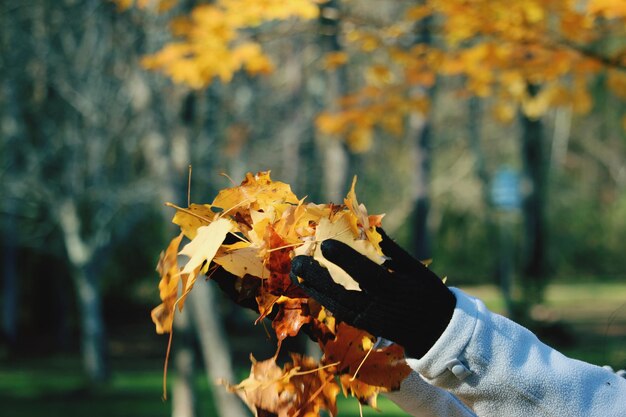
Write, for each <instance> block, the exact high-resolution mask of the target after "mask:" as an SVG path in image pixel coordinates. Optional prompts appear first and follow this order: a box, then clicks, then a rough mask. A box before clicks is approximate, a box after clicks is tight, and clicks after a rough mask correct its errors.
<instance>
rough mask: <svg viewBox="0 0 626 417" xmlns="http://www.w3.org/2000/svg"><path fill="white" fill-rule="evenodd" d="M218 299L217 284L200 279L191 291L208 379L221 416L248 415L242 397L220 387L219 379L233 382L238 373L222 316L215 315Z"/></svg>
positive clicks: (192, 309)
mask: <svg viewBox="0 0 626 417" xmlns="http://www.w3.org/2000/svg"><path fill="white" fill-rule="evenodd" d="M214 300H215V298H214V296H213V287H212V286H211V285H210V283H208V282H204V281H202V280H198V282H196V284H195V286H194V288H193V291H191V292H190V293H189V296H188V297H187V301H186V304H187V305H188V307H187V308H189V310H190V313H191V317H192V320H193V322H194V325H195V328H196V332H197V335H198V340H199V342H200V350H201V352H202V357H203V359H204V369H205V373H206V376H207V381H209V386H211V389H212V392H213V397H214V399H215V407H216V409H217V410H218V412H219V415H221V416H228V417H246V416H247V415H248V414H247V413H246V411H245V409H244V407H243V405H242V403H241V402H240V401H239V398H238V397H237V396H236V395H233V394H232V393H230V392H228V391H226V389H224V388H223V387H220V386H216V382H217V381H219V380H224V381H228V382H229V383H233V382H234V381H235V375H234V372H233V369H232V366H231V363H232V361H231V356H230V351H229V349H228V346H227V343H226V340H227V338H226V334H225V332H224V329H223V328H222V325H221V322H220V321H219V320H218V318H219V316H218V315H217V314H215V311H216V310H217V309H216V308H215V301H214Z"/></svg>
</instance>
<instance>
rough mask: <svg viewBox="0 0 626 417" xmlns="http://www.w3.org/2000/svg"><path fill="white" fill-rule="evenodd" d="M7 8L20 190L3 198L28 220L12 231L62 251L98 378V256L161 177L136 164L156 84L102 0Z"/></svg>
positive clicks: (101, 344)
mask: <svg viewBox="0 0 626 417" xmlns="http://www.w3.org/2000/svg"><path fill="white" fill-rule="evenodd" d="M0 15H1V16H2V17H3V19H4V22H3V25H2V29H1V31H2V36H3V39H2V57H3V65H2V68H3V69H2V71H3V74H2V75H3V85H4V87H5V88H4V89H3V90H2V91H1V94H2V97H1V102H2V103H3V108H2V110H3V111H2V116H3V120H4V124H3V127H4V128H3V141H2V145H3V150H2V152H3V157H4V159H5V161H4V162H5V164H4V166H3V171H2V177H3V187H4V195H5V198H6V199H8V200H9V201H15V204H13V206H12V207H7V206H5V207H4V209H5V210H7V211H8V212H7V213H6V215H7V216H8V218H9V219H11V220H10V221H13V222H17V223H18V224H19V225H20V226H21V231H22V233H19V234H16V235H14V236H12V239H14V242H15V244H16V245H20V246H29V247H35V248H36V249H37V250H39V251H50V252H52V253H54V254H55V255H56V256H58V257H59V258H62V259H65V260H66V262H67V265H68V267H69V270H70V271H71V277H72V281H73V283H74V290H75V295H76V298H77V305H78V308H79V318H80V320H79V326H80V333H81V343H80V344H81V351H82V355H83V359H84V366H85V371H86V373H87V375H88V376H89V378H90V379H91V380H92V381H102V380H104V379H106V377H107V375H108V365H107V339H106V330H105V323H104V318H103V305H102V294H101V291H102V280H101V276H102V267H103V265H104V264H105V263H106V261H107V255H108V254H109V249H110V247H111V245H112V244H113V240H114V239H121V240H122V241H123V239H124V233H126V232H127V231H128V230H130V229H131V227H130V226H131V225H132V224H133V223H135V222H137V221H138V220H139V219H140V218H141V216H142V211H141V207H144V208H145V207H149V205H148V203H151V202H152V201H154V198H155V195H156V190H157V182H156V180H155V178H154V177H151V176H142V175H141V174H142V173H144V172H145V167H146V165H147V164H148V163H149V162H148V161H147V159H146V156H147V155H149V147H150V143H149V142H150V140H149V139H146V137H144V136H142V135H140V134H139V133H140V132H142V131H143V129H144V125H145V124H146V123H148V124H149V123H151V120H150V119H151V115H150V114H146V113H142V111H143V110H144V109H145V106H146V105H147V103H148V101H149V97H150V94H151V93H150V92H149V91H148V88H147V85H146V83H145V80H144V78H145V75H144V74H142V73H141V72H140V71H139V70H138V65H139V63H138V51H137V50H136V44H135V42H136V36H137V34H136V33H134V32H132V31H127V30H126V29H122V27H124V28H127V27H128V25H127V24H126V23H124V22H122V21H121V20H120V19H119V17H118V15H117V14H116V13H115V10H114V9H113V7H111V5H109V4H106V3H103V2H101V1H98V0H92V1H86V2H72V1H63V2H49V1H45V0H38V1H33V2H30V3H29V4H28V5H27V6H24V7H18V6H15V5H9V4H4V3H3V5H2V11H1V12H0ZM66 19H69V20H71V21H72V22H75V24H73V25H67V24H66V22H67V20H66ZM14 45H21V47H18V48H15V47H14ZM6 86H10V88H8V89H7V88H6ZM142 114H143V117H140V115H142ZM7 126H8V128H7ZM7 129H8V130H9V131H11V132H12V134H10V135H4V133H6V132H7ZM25 207H29V209H28V210H27V212H28V213H27V212H25V210H24V208H25ZM33 213H34V214H33ZM25 214H26V215H25ZM32 231H35V233H33V232H32ZM3 232H4V233H7V232H10V228H9V229H7V228H5V229H4V230H3ZM50 242H52V244H51V243H50ZM59 325H63V324H62V323H60V324H59Z"/></svg>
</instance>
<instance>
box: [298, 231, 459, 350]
mask: <svg viewBox="0 0 626 417" xmlns="http://www.w3.org/2000/svg"><path fill="white" fill-rule="evenodd" d="M379 232H381V234H382V236H383V240H382V242H381V248H382V250H383V253H384V254H385V255H386V256H387V257H389V258H390V260H388V261H387V262H385V263H384V264H383V265H377V264H376V263H374V262H372V261H371V260H369V259H368V258H366V257H365V256H363V255H361V254H360V253H358V252H357V251H355V250H354V249H352V248H350V247H349V246H348V245H346V244H344V243H342V242H339V241H336V240H326V241H324V242H322V244H321V245H322V246H321V249H322V254H323V255H324V257H325V258H326V259H328V260H329V261H330V262H332V263H334V264H336V265H337V266H339V267H341V268H342V269H343V270H344V271H346V272H347V273H348V274H349V275H350V276H351V277H352V278H354V280H355V281H357V282H358V283H359V286H360V287H361V290H362V291H353V290H346V289H345V288H344V287H343V286H342V285H339V284H337V283H335V282H334V281H333V279H332V278H331V276H330V274H329V272H328V270H327V269H326V268H324V267H322V266H321V265H320V264H319V263H318V262H317V261H315V260H314V259H313V258H312V257H310V256H302V255H301V256H296V257H295V258H293V259H292V261H291V279H292V281H293V282H294V283H296V284H297V285H299V286H300V287H301V288H302V289H303V290H304V291H305V292H306V293H307V294H308V295H309V296H310V297H312V298H314V299H315V300H317V301H318V302H319V303H320V304H322V305H323V306H324V307H326V308H327V309H328V310H330V311H331V312H332V313H333V315H334V316H335V317H336V318H337V319H338V320H341V321H345V322H346V323H348V324H350V325H352V326H355V327H357V328H360V329H363V330H366V331H368V332H370V333H371V334H373V335H375V336H381V337H384V338H385V339H388V340H391V341H393V342H396V343H398V344H400V345H402V346H403V347H404V349H405V352H406V354H407V356H410V357H414V358H421V357H422V356H424V354H426V352H428V350H429V349H430V348H431V347H432V346H433V345H434V343H435V342H436V341H437V339H438V338H439V337H440V336H441V334H442V333H443V331H444V330H445V328H446V326H447V325H448V323H449V322H450V319H451V317H452V313H453V312H454V307H455V305H456V298H455V297H454V294H453V293H452V292H451V291H450V290H449V289H448V288H447V287H446V286H445V284H444V283H443V282H442V281H441V279H439V277H438V276H437V275H435V274H434V273H433V272H432V271H430V270H429V269H428V268H426V267H425V266H424V265H423V264H422V263H421V262H419V261H418V260H416V259H414V258H413V257H412V256H411V255H409V254H408V253H407V252H405V251H404V250H403V249H402V248H401V247H400V246H398V245H397V244H396V243H395V242H393V241H392V240H391V239H390V238H389V237H387V235H386V234H385V233H384V232H383V231H382V230H381V229H379ZM298 277H300V278H302V280H299V279H298Z"/></svg>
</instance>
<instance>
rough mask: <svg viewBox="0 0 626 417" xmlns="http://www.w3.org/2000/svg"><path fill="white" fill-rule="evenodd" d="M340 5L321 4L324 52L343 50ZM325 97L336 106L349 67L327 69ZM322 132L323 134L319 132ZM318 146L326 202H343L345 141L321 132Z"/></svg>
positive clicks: (335, 2) (347, 163) (334, 0)
mask: <svg viewBox="0 0 626 417" xmlns="http://www.w3.org/2000/svg"><path fill="white" fill-rule="evenodd" d="M340 15H341V12H340V5H339V1H338V0H329V1H327V2H325V3H322V4H320V25H319V27H320V49H321V53H322V54H326V53H329V52H339V51H341V45H340V43H339V29H340V27H339V24H340V20H339V18H340ZM325 84H326V86H325V89H324V90H325V91H324V100H326V108H331V109H332V108H335V107H336V106H337V101H338V99H339V98H340V97H342V96H343V95H345V92H346V87H347V85H346V84H347V74H346V70H345V68H343V67H341V68H337V69H336V70H335V71H332V72H327V74H326V83H325ZM318 135H320V134H319V133H318ZM318 146H320V147H321V148H322V152H321V155H322V173H323V177H324V185H323V189H324V196H323V198H324V199H325V200H326V202H333V203H341V202H343V196H344V195H345V194H346V192H347V189H346V188H347V185H348V180H349V178H348V176H349V172H350V158H349V157H348V151H347V149H346V145H345V143H344V142H343V141H339V140H338V139H337V138H332V137H328V136H326V135H320V137H319V138H318Z"/></svg>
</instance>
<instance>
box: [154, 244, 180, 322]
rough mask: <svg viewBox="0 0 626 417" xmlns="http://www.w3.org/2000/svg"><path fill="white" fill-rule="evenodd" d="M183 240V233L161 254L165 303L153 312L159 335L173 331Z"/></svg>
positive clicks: (160, 265)
mask: <svg viewBox="0 0 626 417" xmlns="http://www.w3.org/2000/svg"><path fill="white" fill-rule="evenodd" d="M182 239H183V234H182V233H181V234H179V235H178V236H177V237H175V238H174V239H172V241H171V242H170V244H169V245H168V247H167V249H166V250H165V251H164V252H161V256H160V257H159V262H158V264H157V272H158V273H159V276H160V277H161V280H160V282H159V293H160V297H161V301H163V303H162V304H160V305H159V306H158V307H156V308H154V309H153V310H152V313H151V317H152V321H154V324H155V325H156V331H157V333H159V334H163V333H169V332H171V331H172V323H173V321H174V305H175V303H176V300H177V299H178V284H179V282H180V273H179V268H178V247H179V245H180V242H181V240H182Z"/></svg>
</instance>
